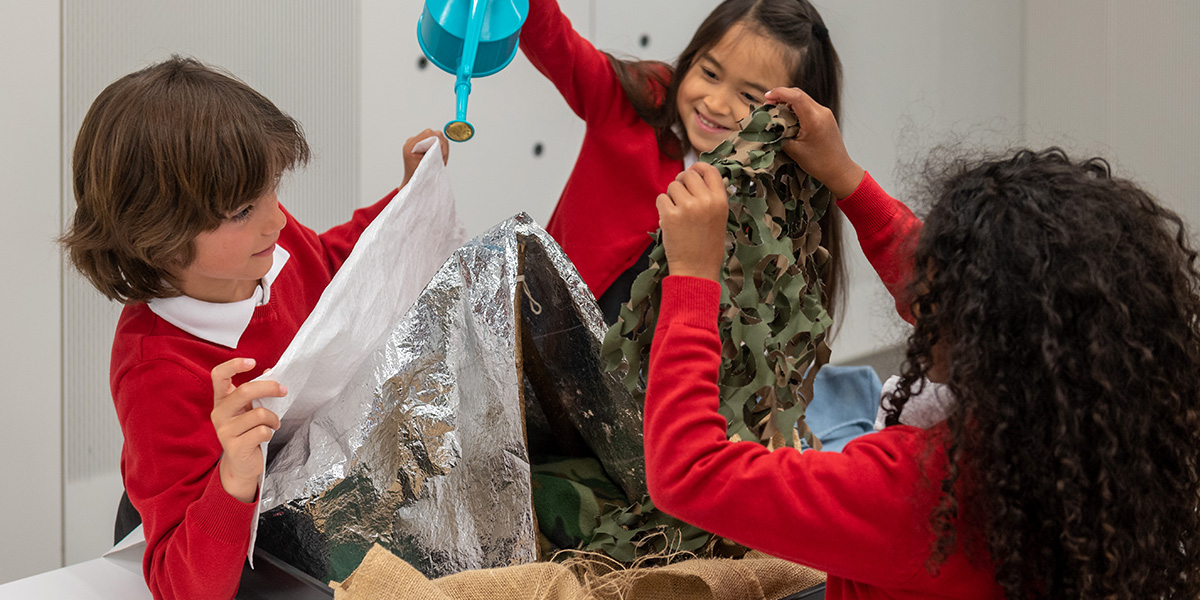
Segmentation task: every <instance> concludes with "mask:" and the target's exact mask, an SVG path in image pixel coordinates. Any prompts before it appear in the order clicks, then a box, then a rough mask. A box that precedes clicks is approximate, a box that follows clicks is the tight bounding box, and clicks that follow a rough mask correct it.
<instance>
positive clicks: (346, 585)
mask: <svg viewBox="0 0 1200 600" xmlns="http://www.w3.org/2000/svg"><path fill="white" fill-rule="evenodd" d="M571 564H572V563H570V562H568V563H567V564H560V563H552V562H539V563H530V564H525V565H516V566H512V567H503V568H499V569H476V570H470V571H463V572H461V573H456V574H454V575H449V576H446V577H442V578H439V579H433V580H430V579H428V578H426V577H425V576H424V575H422V574H421V572H420V571H417V570H416V569H414V568H413V567H411V566H410V565H409V564H408V563H406V562H404V561H403V560H400V559H399V558H396V557H395V556H394V555H393V554H392V553H391V552H389V551H388V550H387V549H385V548H383V547H382V546H379V545H376V546H375V547H374V548H372V549H371V550H370V552H368V553H367V556H366V558H364V559H363V561H362V564H360V565H359V567H358V568H357V569H356V570H355V571H354V573H352V574H351V575H350V576H349V577H347V578H346V580H345V581H343V582H341V583H338V582H332V583H330V586H331V587H333V589H334V599H335V600H409V599H413V598H421V599H430V600H473V599H476V598H478V599H479V600H618V599H620V600H779V599H780V598H784V597H786V596H788V595H791V594H795V593H797V592H801V591H804V590H806V589H808V588H810V587H812V586H814V585H817V584H819V583H821V582H823V581H825V574H824V573H821V572H820V571H816V570H813V569H810V568H808V567H804V566H801V565H798V564H795V563H792V562H789V561H786V560H783V559H779V558H773V557H768V556H766V555H764V554H761V553H751V554H750V555H748V556H747V557H745V558H741V559H737V560H731V559H698V558H696V559H688V560H682V561H680V562H677V563H674V564H671V565H668V566H665V567H654V568H640V569H639V568H634V569H623V570H618V571H608V572H605V573H604V574H601V575H595V574H588V572H589V571H591V570H590V569H586V568H583V569H581V568H580V567H579V565H578V563H575V565H574V567H573V566H569V565H571Z"/></svg>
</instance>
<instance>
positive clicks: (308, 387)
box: [246, 138, 466, 564]
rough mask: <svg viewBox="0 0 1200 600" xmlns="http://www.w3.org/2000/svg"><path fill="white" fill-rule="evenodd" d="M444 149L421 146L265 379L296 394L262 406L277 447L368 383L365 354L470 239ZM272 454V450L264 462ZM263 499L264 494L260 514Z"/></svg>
mask: <svg viewBox="0 0 1200 600" xmlns="http://www.w3.org/2000/svg"><path fill="white" fill-rule="evenodd" d="M439 143H440V142H438V140H437V139H436V138H429V139H428V140H427V141H423V142H422V144H423V146H420V147H428V149H427V150H426V153H425V157H424V158H423V159H422V160H421V163H420V165H419V166H418V167H417V170H416V172H415V173H413V176H412V178H411V179H410V180H409V182H408V185H406V186H404V188H403V189H401V190H400V192H399V193H398V194H397V195H396V197H395V198H393V199H392V201H391V202H390V203H389V204H388V206H387V207H385V208H384V210H383V211H382V212H381V213H380V214H379V215H378V216H377V217H376V218H375V220H374V221H373V222H372V223H371V225H370V226H368V227H367V228H366V230H364V231H363V233H362V235H361V236H360V237H359V239H358V242H357V243H356V244H355V249H354V252H352V253H351V255H350V256H349V258H347V260H346V262H345V263H343V264H342V268H341V269H340V270H339V271H338V273H337V275H335V276H334V278H333V281H331V282H330V283H329V285H328V286H327V287H326V288H325V291H324V293H323V294H322V295H321V299H320V301H318V302H317V305H316V307H315V308H313V311H312V313H311V314H310V315H309V316H308V319H306V320H305V322H304V324H303V325H301V327H300V329H299V331H297V332H296V336H295V337H294V338H293V339H292V343H291V344H290V345H288V347H287V349H286V350H285V351H284V353H283V355H282V356H281V357H280V359H279V362H278V363H276V364H275V366H274V367H272V368H270V369H268V370H267V372H265V373H263V375H262V376H261V377H260V379H273V380H275V381H278V382H279V383H281V384H283V385H285V386H286V387H287V388H288V395H287V396H286V397H283V398H263V399H261V400H258V401H256V402H255V404H256V405H258V406H265V407H266V408H268V409H270V410H272V411H274V412H275V414H277V415H279V418H280V420H281V426H280V428H279V430H278V431H277V432H276V433H275V436H274V440H273V441H272V445H271V447H272V448H274V447H277V446H278V445H279V444H281V443H286V442H287V441H289V440H290V439H292V437H293V435H294V434H295V433H296V430H297V429H298V428H299V427H300V426H301V425H302V424H304V423H307V422H308V421H309V419H310V418H311V417H312V414H313V413H314V411H316V409H317V408H318V407H319V406H321V405H322V404H324V403H326V402H328V401H329V399H331V398H336V397H339V396H341V395H342V394H344V393H345V391H346V388H347V387H352V386H355V385H360V384H361V383H362V382H361V381H358V380H355V379H354V375H355V374H356V373H357V372H358V371H359V370H360V367H361V365H362V363H363V362H364V361H366V359H367V358H368V356H367V355H366V354H365V353H363V352H362V351H361V350H360V349H361V348H363V347H380V346H382V345H383V339H384V337H385V336H387V335H388V333H389V331H390V329H391V327H390V325H391V320H392V318H393V315H396V314H403V313H404V312H405V311H407V310H408V308H409V307H411V306H412V305H413V303H414V302H415V301H416V299H417V296H418V295H419V294H420V292H421V290H422V288H424V286H425V283H426V282H428V281H429V279H430V278H431V277H432V276H433V274H434V273H436V272H437V270H438V268H439V267H440V265H441V264H442V262H443V261H444V260H445V259H446V257H447V256H449V255H450V253H451V252H453V251H454V249H455V248H458V247H459V245H461V244H462V242H463V240H464V239H465V238H466V232H465V231H464V229H463V227H462V224H461V223H460V222H459V220H458V215H457V213H456V212H455V205H454V194H453V193H452V191H451V189H450V179H449V175H448V173H447V171H446V167H445V164H444V163H443V162H442V153H441V150H440V148H439V146H438V144H439ZM359 272H371V273H381V274H386V276H385V277H381V278H378V279H375V280H369V281H368V280H364V279H363V278H361V277H357V276H356V275H355V274H356V273H359ZM364 344H366V345H364ZM267 454H268V448H267V446H266V445H265V444H264V447H263V456H264V460H266V459H267ZM265 475H266V473H265V470H264V474H263V477H261V478H260V479H259V489H260V490H263V489H265V487H264V478H265ZM263 499H264V498H262V497H261V494H260V502H259V510H260V512H261V510H262V509H263V507H264V504H263V502H262V500H263ZM257 532H258V520H257V519H255V520H254V523H253V524H252V525H251V534H250V546H249V548H247V551H246V557H247V558H248V559H249V560H250V563H251V564H253V563H254V558H253V553H254V544H255V540H256V537H257Z"/></svg>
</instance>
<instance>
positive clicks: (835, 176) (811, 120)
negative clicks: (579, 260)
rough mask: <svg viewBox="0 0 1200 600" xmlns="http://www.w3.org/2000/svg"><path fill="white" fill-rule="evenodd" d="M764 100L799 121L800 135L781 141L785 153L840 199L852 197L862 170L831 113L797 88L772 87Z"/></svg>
mask: <svg viewBox="0 0 1200 600" xmlns="http://www.w3.org/2000/svg"><path fill="white" fill-rule="evenodd" d="M766 98H767V100H770V101H771V102H776V103H781V104H787V105H789V106H791V107H792V111H793V112H795V113H796V117H797V118H798V119H800V133H799V134H798V135H797V136H796V139H794V140H789V141H787V142H784V144H783V150H784V152H787V153H788V156H791V157H792V160H794V161H796V164H798V165H800V168H801V169H804V171H805V172H806V173H808V174H809V175H812V176H813V177H816V178H817V180H818V181H820V182H821V183H823V184H825V187H827V188H829V191H831V192H833V195H834V196H836V197H837V198H838V199H839V200H840V199H842V198H845V197H847V196H849V195H850V194H853V193H854V190H855V189H857V188H858V184H859V183H862V179H863V174H864V171H863V168H862V167H860V166H858V164H857V163H855V162H854V161H853V160H850V154H849V153H847V152H846V144H845V143H844V142H843V141H842V134H841V132H840V131H838V125H837V120H836V119H834V118H833V111H831V110H829V109H828V108H825V107H824V106H821V105H820V104H818V103H817V101H816V100H813V99H812V97H811V96H809V95H808V94H806V93H804V91H802V90H800V89H798V88H775V89H773V90H771V91H769V92H767V95H766Z"/></svg>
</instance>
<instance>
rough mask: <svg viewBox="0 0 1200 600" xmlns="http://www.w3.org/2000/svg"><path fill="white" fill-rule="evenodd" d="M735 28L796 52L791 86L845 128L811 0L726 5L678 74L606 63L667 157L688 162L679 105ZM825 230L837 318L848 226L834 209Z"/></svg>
mask: <svg viewBox="0 0 1200 600" xmlns="http://www.w3.org/2000/svg"><path fill="white" fill-rule="evenodd" d="M737 23H741V24H742V25H743V26H744V27H746V28H747V29H748V30H749V31H752V32H755V33H758V34H761V35H764V36H766V37H768V38H770V39H774V40H776V41H778V42H780V43H781V44H783V45H784V47H786V48H789V49H791V50H792V56H793V57H794V62H793V64H792V65H791V73H792V74H791V81H789V84H790V85H792V86H794V87H798V88H800V89H802V90H804V91H805V92H806V93H807V94H808V95H809V96H812V98H813V99H814V100H816V101H817V102H818V103H819V104H821V105H822V106H825V107H826V108H828V109H829V110H831V111H832V112H833V116H834V118H836V119H838V120H839V121H840V120H841V93H842V92H841V90H842V63H841V61H840V60H839V59H838V54H837V51H836V50H835V49H834V47H833V42H832V41H830V39H829V31H828V29H827V28H826V27H825V22H824V21H823V20H822V19H821V15H820V13H818V12H817V9H816V8H815V7H813V5H812V4H810V3H809V2H808V0H725V1H724V2H722V3H721V4H720V5H718V6H717V7H716V8H715V9H713V11H712V13H710V14H709V15H708V17H707V18H705V19H704V22H703V23H701V24H700V27H699V28H698V29H697V30H696V33H695V35H693V36H692V41H691V42H689V43H688V45H687V47H686V48H684V50H683V53H681V54H680V55H679V59H678V60H677V61H676V62H675V64H674V65H673V66H672V65H668V64H667V63H664V62H661V61H629V60H622V59H619V58H617V57H615V56H613V55H611V54H610V55H608V59H609V62H610V63H611V64H612V67H613V70H614V71H615V72H616V75H617V79H618V81H620V82H621V87H622V88H623V89H624V90H625V95H626V96H628V98H629V101H630V103H631V104H632V105H633V108H634V110H635V111H636V112H637V114H638V116H640V117H641V118H642V120H643V121H645V122H646V123H647V124H649V125H650V126H651V127H653V128H654V129H655V130H656V132H657V135H658V146H659V150H660V151H661V152H662V153H663V154H665V155H667V156H669V157H671V158H682V157H683V155H684V153H685V152H686V150H685V149H686V144H687V142H686V140H683V139H680V138H679V136H678V135H677V134H676V133H675V128H676V126H677V125H679V124H680V120H679V111H678V110H676V109H675V100H676V97H677V96H678V93H679V83H680V81H681V80H682V79H683V75H684V74H686V73H687V72H688V71H690V70H691V69H692V65H693V64H695V62H696V60H697V59H698V58H699V57H700V56H702V55H703V54H704V53H705V52H707V51H708V50H709V49H711V48H712V47H713V46H715V45H717V43H718V42H720V41H721V37H722V36H724V35H725V33H726V32H728V31H729V30H730V29H731V28H732V27H733V26H734V25H735V24H737ZM820 224H821V239H822V244H821V245H822V246H824V247H825V249H826V250H828V251H829V253H830V255H831V256H830V267H829V270H828V271H827V273H826V275H825V278H824V281H823V284H824V298H825V306H826V308H827V309H828V310H829V311H830V313H831V314H832V313H833V312H834V309H835V307H840V306H841V303H842V300H843V299H842V290H841V288H842V281H844V280H845V261H844V260H843V258H842V252H841V245H842V244H841V230H842V226H841V218H840V216H839V211H838V210H837V207H836V206H833V205H831V206H830V208H829V211H828V212H826V213H825V216H824V217H823V218H822V219H821V223H820Z"/></svg>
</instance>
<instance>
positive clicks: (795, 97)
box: [766, 87, 819, 111]
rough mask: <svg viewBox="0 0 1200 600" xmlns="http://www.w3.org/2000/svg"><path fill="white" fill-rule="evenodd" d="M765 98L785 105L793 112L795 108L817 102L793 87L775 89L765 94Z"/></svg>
mask: <svg viewBox="0 0 1200 600" xmlns="http://www.w3.org/2000/svg"><path fill="white" fill-rule="evenodd" d="M766 98H767V100H771V101H774V102H782V103H784V104H787V105H788V106H791V107H792V110H793V111H795V110H796V109H797V108H801V107H808V106H811V105H813V104H817V101H816V100H813V99H812V96H809V95H808V93H807V92H805V91H804V90H802V89H800V88H794V87H777V88H775V89H773V90H771V91H769V92H767V94H766ZM818 106H819V105H818Z"/></svg>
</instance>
